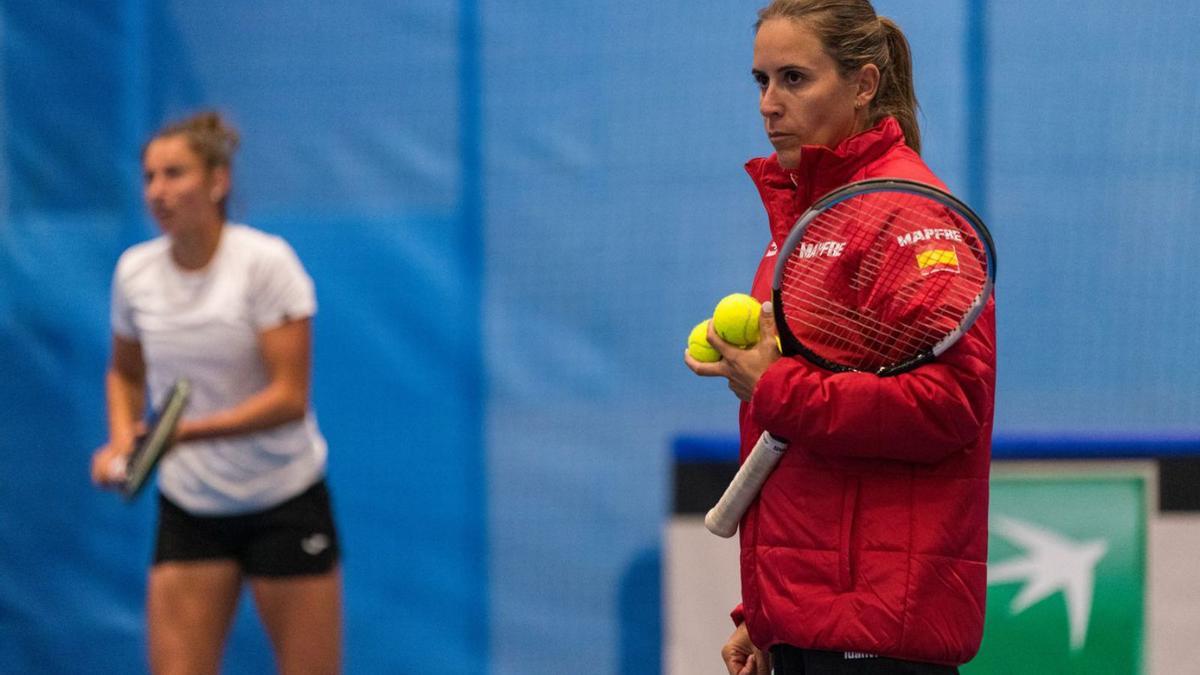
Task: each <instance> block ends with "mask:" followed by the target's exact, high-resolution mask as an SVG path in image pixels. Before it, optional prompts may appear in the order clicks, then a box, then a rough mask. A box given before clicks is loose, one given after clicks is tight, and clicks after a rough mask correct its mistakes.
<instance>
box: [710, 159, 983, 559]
mask: <svg viewBox="0 0 1200 675" xmlns="http://www.w3.org/2000/svg"><path fill="white" fill-rule="evenodd" d="M778 256H779V257H778V259H777V261H776V263H775V276H774V281H773V282H772V291H771V294H772V300H773V303H774V314H775V325H776V327H777V328H778V332H779V342H780V350H781V352H782V353H783V355H784V356H795V355H799V356H803V357H804V358H806V359H808V360H809V361H811V362H812V363H814V364H816V365H817V366H820V367H822V368H825V369H828V370H831V371H834V372H851V371H857V372H865V373H873V374H875V375H877V376H879V377H888V376H891V375H897V374H899V373H903V372H907V371H909V370H912V369H913V368H916V367H917V366H920V365H921V364H923V363H927V362H929V361H931V360H933V359H935V358H937V357H938V356H939V355H940V354H942V353H944V352H945V351H946V350H947V349H949V348H950V347H951V346H952V345H953V344H954V343H955V342H957V341H958V339H959V338H960V337H962V335H963V334H964V333H966V332H967V330H968V329H969V328H970V327H971V324H972V323H974V322H975V319H976V318H978V317H979V314H980V313H981V312H982V311H983V308H984V306H985V305H986V304H987V300H988V297H989V296H990V295H991V293H992V288H993V286H994V284H995V280H996V253H995V247H994V245H993V243H992V237H991V235H990V234H989V233H988V231H987V228H986V227H985V226H984V224H983V221H982V220H980V218H979V216H977V215H976V214H975V213H974V212H973V211H971V209H970V208H969V207H968V206H967V205H966V204H964V203H963V202H962V201H960V200H958V199H957V198H955V197H954V196H953V195H951V194H949V193H947V192H945V191H943V190H940V189H938V188H936V187H933V186H930V185H926V184H924V183H918V182H915V181H909V180H901V179H892V178H884V179H872V180H864V181H859V182H856V183H851V184H849V185H846V186H845V187H842V188H839V189H837V190H834V191H833V192H831V193H829V194H828V195H826V196H824V197H822V198H821V199H820V200H818V201H817V202H816V203H815V204H813V206H812V207H811V208H809V209H808V210H807V211H805V212H804V215H802V216H801V217H800V219H799V220H798V221H797V222H796V225H795V226H794V227H793V228H792V231H791V233H789V234H788V237H787V239H786V240H785V242H784V244H783V246H782V247H781V248H780V250H779V253H778ZM786 449H787V441H786V440H785V439H782V438H776V437H774V436H772V435H771V434H770V433H768V432H765V431H764V432H763V434H762V436H761V437H760V438H759V440H758V442H757V443H756V444H755V446H754V449H753V450H752V451H751V452H750V455H749V456H748V457H747V458H746V461H745V462H744V463H743V464H742V466H741V468H740V469H739V470H738V472H737V474H736V475H735V476H734V478H733V481H732V482H730V484H729V487H728V488H726V490H725V494H723V495H722V496H721V499H720V500H719V501H718V502H717V504H716V506H714V507H713V508H712V510H710V511H709V512H708V515H707V516H705V519H704V524H705V526H707V527H708V529H709V530H710V531H712V532H713V533H714V534H717V535H720V536H722V537H730V536H733V534H734V533H735V532H736V531H737V527H738V523H739V522H741V519H742V516H743V515H744V514H745V513H746V509H747V508H749V506H750V504H751V503H752V502H753V501H754V499H755V498H756V497H757V496H758V493H759V491H760V490H761V489H762V486H763V483H765V482H766V480H767V477H768V476H770V474H771V471H772V470H773V469H774V468H775V465H776V464H777V463H778V462H779V459H780V458H781V457H782V456H783V453H784V452H785V451H786Z"/></svg>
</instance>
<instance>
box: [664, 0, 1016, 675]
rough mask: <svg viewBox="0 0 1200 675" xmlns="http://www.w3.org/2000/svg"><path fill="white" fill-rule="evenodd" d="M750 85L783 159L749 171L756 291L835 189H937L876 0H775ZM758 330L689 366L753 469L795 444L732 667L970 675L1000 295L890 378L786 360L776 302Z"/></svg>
mask: <svg viewBox="0 0 1200 675" xmlns="http://www.w3.org/2000/svg"><path fill="white" fill-rule="evenodd" d="M753 73H754V77H755V79H756V80H757V81H758V84H759V87H760V98H759V108H760V111H761V113H762V116H763V120H764V124H765V127H766V131H767V136H768V138H769V139H770V141H771V144H772V145H773V146H774V148H775V151H776V152H775V154H774V155H772V156H771V157H768V158H766V159H755V160H752V161H751V162H749V163H748V164H747V165H746V169H747V171H748V172H749V174H750V176H751V178H752V179H753V180H754V182H755V184H756V186H757V187H758V190H759V193H760V194H761V197H762V200H763V204H764V206H765V207H766V210H767V214H768V217H769V221H770V227H771V241H770V242H769V244H768V246H767V249H766V253H765V254H764V256H763V259H762V262H761V263H760V264H759V268H758V272H757V274H756V275H755V278H754V284H753V286H752V289H751V293H752V294H753V295H754V296H755V297H756V298H758V299H760V300H766V299H768V298H769V297H770V278H771V272H772V270H773V269H774V264H775V257H774V256H775V251H776V250H777V247H778V246H780V245H781V244H782V243H783V240H784V238H785V237H786V235H787V233H788V231H789V230H790V229H791V226H792V225H793V224H794V223H795V221H796V219H797V218H798V217H799V216H800V214H801V213H803V212H804V210H805V209H807V208H808V207H809V206H810V205H811V204H812V203H813V202H814V201H816V200H817V199H818V198H819V197H821V196H822V195H824V194H825V193H827V192H829V191H830V190H833V189H835V188H837V187H840V186H842V185H845V184H846V183H849V182H851V181H856V180H861V179H865V178H876V177H885V176H886V177H899V178H907V179H912V180H918V181H922V182H925V183H930V184H933V185H937V186H939V187H943V186H942V184H941V182H940V181H939V180H938V179H937V178H936V177H935V176H934V175H933V173H932V172H931V171H930V170H929V168H928V167H926V166H925V164H924V162H922V161H921V158H920V156H919V154H918V152H919V151H920V136H919V130H918V128H917V123H916V97H915V94H914V92H913V86H912V66H911V59H910V53H909V48H908V43H907V41H906V40H905V38H904V35H903V33H901V31H900V29H899V27H897V26H896V24H895V23H893V22H892V21H891V20H889V19H886V18H882V17H878V16H877V15H876V14H875V11H874V8H873V7H872V6H871V4H870V2H868V0H776V1H775V2H773V3H772V4H771V5H769V6H768V7H766V8H764V9H763V10H761V11H760V12H759V22H758V26H757V30H756V34H755V41H754V65H753ZM761 328H762V334H763V335H764V338H763V339H762V340H760V342H759V343H758V345H757V346H756V347H754V348H752V349H748V350H740V349H737V348H734V347H731V346H730V345H728V344H726V343H724V342H722V341H721V340H720V338H719V337H717V336H716V334H715V333H714V332H713V331H712V330H711V329H710V331H709V339H710V341H712V342H713V344H714V345H715V346H716V347H717V348H718V349H719V350H720V351H721V353H722V355H723V357H724V358H723V359H722V360H721V361H718V362H716V363H700V362H698V361H695V360H694V359H692V358H691V357H687V356H685V359H686V361H687V364H688V366H689V367H690V368H691V369H692V370H693V371H695V372H696V373H697V374H698V375H703V376H719V377H725V378H727V379H728V381H729V387H730V389H731V390H732V391H733V392H734V393H735V394H736V395H737V397H738V398H739V399H741V401H742V404H741V411H740V421H741V449H742V455H743V458H744V457H745V455H746V454H747V453H748V452H749V451H750V449H751V448H752V447H753V446H754V442H755V440H756V439H757V438H758V436H759V434H760V433H761V432H762V431H763V430H764V429H765V430H767V431H770V432H771V433H772V434H775V435H777V436H779V437H782V438H787V439H789V441H790V446H789V449H788V451H787V453H785V454H784V456H783V459H782V460H781V462H780V464H779V466H778V467H777V468H776V469H775V471H774V473H773V474H772V475H771V477H770V479H768V481H767V483H766V485H765V486H764V487H763V490H762V493H761V495H760V498H759V499H758V500H757V501H756V502H755V503H754V504H753V505H752V506H751V508H750V510H749V511H748V512H747V514H746V516H745V518H744V519H743V521H742V523H741V528H740V538H741V576H742V604H741V605H739V606H738V607H737V608H736V609H735V610H734V612H733V618H734V622H735V623H736V624H737V629H736V630H735V631H734V633H733V635H732V637H731V638H730V640H729V642H728V643H727V644H726V645H725V647H724V649H723V650H722V656H723V658H724V659H725V664H726V667H727V668H728V670H729V672H730V673H731V674H735V673H737V674H739V675H752V674H753V673H755V672H756V671H757V672H759V673H766V672H769V671H770V668H771V663H772V661H773V663H774V667H775V672H776V673H955V672H957V666H958V665H959V664H962V663H965V662H967V661H969V660H970V659H971V658H972V657H973V656H974V655H975V653H976V651H978V649H979V644H980V641H981V639H982V634H983V612H984V595H985V589H986V584H987V572H986V559H987V499H988V493H987V489H988V483H987V480H988V467H989V463H990V449H991V432H992V412H993V401H994V395H995V314H994V307H993V306H992V304H991V301H989V304H988V306H987V307H986V309H985V311H984V313H983V314H982V315H981V316H980V317H979V319H978V320H977V321H976V322H975V325H974V326H973V327H972V328H971V330H970V331H968V333H967V334H966V335H965V336H964V337H963V338H962V339H961V340H959V341H958V343H956V344H955V346H954V347H952V348H951V349H950V350H949V351H948V352H946V353H945V354H944V355H942V357H941V358H939V359H938V360H936V361H934V362H932V363H930V364H927V365H924V366H922V367H920V368H918V369H916V370H914V371H910V372H908V373H904V374H901V375H897V376H894V377H886V378H881V377H877V376H875V375H873V374H867V373H832V372H829V371H825V370H822V369H820V368H818V367H817V366H814V365H812V364H810V363H809V362H807V361H806V360H804V359H803V358H799V357H797V358H781V357H780V355H779V352H778V351H777V349H776V346H775V340H774V339H771V338H772V336H773V335H774V323H773V317H772V315H771V312H770V309H769V304H768V305H766V306H765V307H764V312H763V319H762V326H761ZM760 650H762V651H760ZM768 651H769V655H768V653H767V652H768Z"/></svg>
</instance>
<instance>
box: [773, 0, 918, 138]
mask: <svg viewBox="0 0 1200 675" xmlns="http://www.w3.org/2000/svg"><path fill="white" fill-rule="evenodd" d="M779 18H784V19H793V20H797V21H802V22H804V25H805V26H807V27H808V28H809V29H810V30H812V31H813V32H814V33H816V34H817V36H818V37H820V38H821V42H822V44H823V46H824V47H825V52H826V53H827V54H829V56H830V57H832V58H833V60H834V61H835V62H836V63H837V64H838V69H839V70H840V71H841V73H842V75H843V76H848V75H850V74H851V73H854V72H856V71H858V70H859V69H860V68H862V67H863V66H865V65H867V64H868V63H873V64H875V66H876V67H878V68H879V74H880V78H879V89H878V90H877V91H876V93H875V98H874V99H872V101H871V103H870V105H869V106H868V107H867V114H868V116H869V117H868V118H869V120H870V123H871V126H874V125H875V124H877V123H878V122H879V120H881V119H883V118H884V117H886V116H888V115H891V116H892V117H895V118H896V121H897V122H899V123H900V128H901V130H903V131H904V141H905V143H907V144H908V147H910V148H912V149H913V150H915V151H916V152H918V153H920V152H921V129H920V127H918V125H917V94H916V91H914V89H913V72H912V52H911V50H910V48H909V46H908V40H907V39H906V38H905V37H904V33H903V32H902V31H901V30H900V27H899V26H897V25H896V22H894V21H892V20H891V19H889V18H887V17H882V16H879V15H877V14H876V13H875V8H874V7H872V6H871V3H870V1H869V0H774V1H773V2H772V3H771V4H769V5H767V6H766V7H764V8H762V9H761V10H759V12H758V23H756V24H755V25H754V30H755V31H757V30H758V29H759V27H761V26H762V25H763V22H765V21H767V20H769V19H779Z"/></svg>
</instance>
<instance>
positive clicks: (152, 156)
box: [142, 136, 229, 236]
mask: <svg viewBox="0 0 1200 675" xmlns="http://www.w3.org/2000/svg"><path fill="white" fill-rule="evenodd" d="M142 178H143V181H144V182H143V187H142V196H143V198H144V199H145V200H146V208H147V209H149V211H150V214H151V215H153V216H154V220H155V221H156V222H157V223H158V226H159V228H160V229H162V231H163V233H164V234H167V235H169V236H178V235H180V234H184V233H187V232H189V231H191V230H194V229H195V228H197V227H200V226H203V225H205V224H210V223H212V222H213V221H214V220H215V221H220V219H221V210H220V207H219V203H220V201H221V200H222V199H223V198H224V197H225V194H226V192H228V189H229V184H228V172H227V171H224V170H221V169H209V168H208V167H206V166H205V165H204V161H203V160H202V159H200V156H199V155H197V154H196V153H195V152H193V151H192V149H191V147H190V146H189V145H188V142H187V139H186V138H185V137H183V136H162V137H159V138H156V139H154V140H152V141H150V144H149V145H147V146H146V152H145V155H144V156H143V157H142Z"/></svg>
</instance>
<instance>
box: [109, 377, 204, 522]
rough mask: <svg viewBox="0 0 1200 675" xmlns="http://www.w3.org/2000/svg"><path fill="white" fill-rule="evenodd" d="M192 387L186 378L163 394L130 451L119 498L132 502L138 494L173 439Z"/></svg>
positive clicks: (176, 381)
mask: <svg viewBox="0 0 1200 675" xmlns="http://www.w3.org/2000/svg"><path fill="white" fill-rule="evenodd" d="M191 393H192V385H191V382H189V381H188V380H187V379H184V378H180V379H178V380H175V383H174V384H172V385H171V389H170V390H169V391H167V395H166V398H165V399H164V400H163V404H162V407H161V408H160V409H159V411H158V414H156V415H154V416H153V419H152V420H151V422H150V427H149V428H148V429H147V430H146V433H144V434H142V435H141V436H139V437H138V438H137V440H136V441H135V442H134V447H133V452H132V453H130V455H129V462H128V463H127V464H126V465H125V480H124V481H123V482H122V483H121V485H120V491H121V495H122V496H123V497H125V499H126V500H133V499H134V498H136V497H137V496H138V494H139V493H141V491H142V488H143V487H145V486H146V483H148V482H149V479H150V476H151V475H152V474H153V473H154V467H156V466H158V461H159V460H160V459H162V457H163V455H165V454H166V453H167V450H170V449H171V443H172V441H173V440H174V439H175V429H176V427H178V426H179V420H180V418H181V417H183V411H184V410H185V409H186V408H187V403H188V397H189V396H190V395H191Z"/></svg>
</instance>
